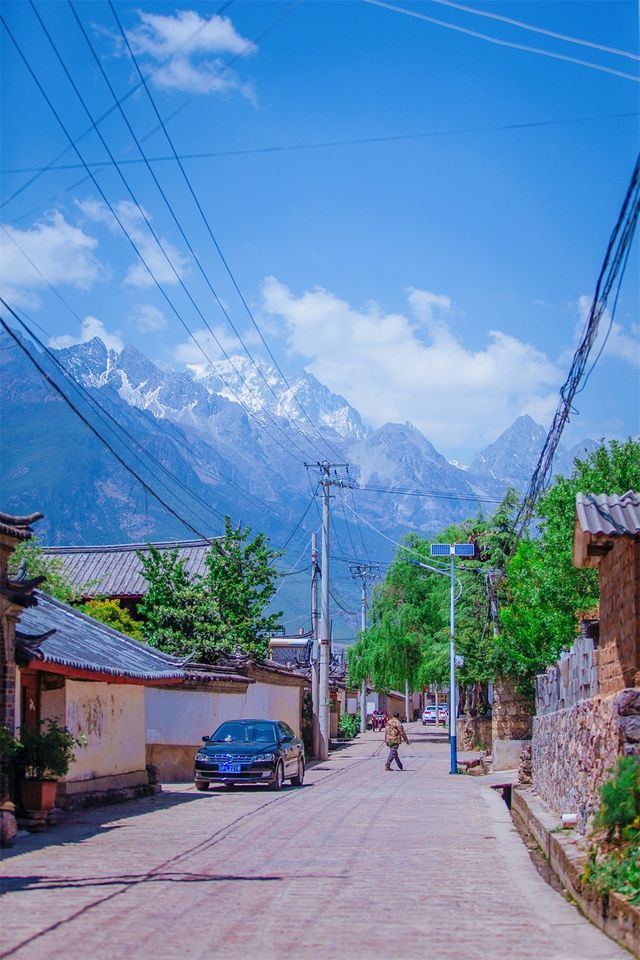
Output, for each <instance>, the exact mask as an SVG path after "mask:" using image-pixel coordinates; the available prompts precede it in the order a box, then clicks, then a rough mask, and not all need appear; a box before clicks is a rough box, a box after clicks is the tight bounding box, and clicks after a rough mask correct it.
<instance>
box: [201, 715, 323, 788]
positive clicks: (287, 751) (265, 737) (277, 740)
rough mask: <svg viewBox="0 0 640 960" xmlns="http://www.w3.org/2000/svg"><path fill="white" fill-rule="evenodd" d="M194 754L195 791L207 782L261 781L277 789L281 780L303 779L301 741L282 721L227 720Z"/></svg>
mask: <svg viewBox="0 0 640 960" xmlns="http://www.w3.org/2000/svg"><path fill="white" fill-rule="evenodd" d="M202 740H203V742H204V746H203V747H202V748H201V749H200V750H198V752H197V753H196V757H195V770H194V775H193V776H194V781H195V785H196V790H208V789H209V784H210V783H226V784H237V783H264V784H267V785H268V786H269V787H270V788H271V789H272V790H280V789H281V788H282V785H283V783H284V781H285V780H290V781H291V783H292V784H293V786H294V787H301V786H302V783H303V781H304V746H303V743H302V740H300V739H299V738H298V737H296V735H295V733H294V732H293V730H292V729H291V727H290V726H288V725H287V724H286V723H283V722H282V720H227V721H226V722H225V723H222V724H221V725H220V726H219V727H218V729H217V730H216V732H215V733H214V734H212V735H211V736H210V737H203V738H202Z"/></svg>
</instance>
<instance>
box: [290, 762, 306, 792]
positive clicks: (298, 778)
mask: <svg viewBox="0 0 640 960" xmlns="http://www.w3.org/2000/svg"><path fill="white" fill-rule="evenodd" d="M303 783H304V760H303V759H302V757H300V759H299V760H298V772H297V774H296V775H295V777H291V786H292V787H301V786H302V784H303Z"/></svg>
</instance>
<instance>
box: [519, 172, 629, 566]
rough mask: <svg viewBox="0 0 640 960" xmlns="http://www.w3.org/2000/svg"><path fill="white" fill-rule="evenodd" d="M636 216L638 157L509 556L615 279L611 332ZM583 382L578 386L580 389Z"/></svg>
mask: <svg viewBox="0 0 640 960" xmlns="http://www.w3.org/2000/svg"><path fill="white" fill-rule="evenodd" d="M639 214H640V155H638V158H637V160H636V164H635V167H634V169H633V174H632V176H631V182H630V183H629V187H628V189H627V193H626V196H625V198H624V203H623V204H622V209H621V211H620V214H619V216H618V220H617V223H616V225H615V227H614V229H613V233H612V234H611V237H610V239H609V245H608V247H607V252H606V254H605V258H604V262H603V264H602V268H601V270H600V274H599V276H598V281H597V283H596V289H595V293H594V295H593V300H592V302H591V307H590V308H589V316H588V318H587V322H586V326H585V330H584V333H583V335H582V339H581V341H580V343H579V345H578V349H577V350H576V352H575V354H574V357H573V362H572V364H571V369H570V370H569V375H568V377H567V379H566V381H565V382H564V384H563V386H562V387H561V389H560V402H559V404H558V407H557V409H556V412H555V415H554V418H553V423H552V424H551V428H550V430H549V433H548V434H547V438H546V440H545V442H544V446H543V448H542V452H541V453H540V457H539V459H538V463H537V465H536V468H535V470H534V472H533V476H532V477H531V481H530V484H529V489H528V491H527V493H526V495H525V497H524V500H523V501H522V504H521V506H520V510H519V511H518V515H517V517H516V522H515V530H516V536H515V539H514V543H513V547H512V554H513V553H514V552H515V549H516V547H517V545H518V541H519V539H520V537H521V536H522V534H523V532H524V530H525V528H526V527H527V526H528V524H529V522H530V520H531V517H532V514H533V510H534V508H535V505H536V503H537V502H538V499H539V497H540V495H541V494H542V492H543V491H544V490H545V488H546V486H547V484H548V482H549V479H550V477H551V469H552V466H553V458H554V456H555V453H556V450H557V448H558V444H559V443H560V437H561V436H562V431H563V430H564V427H565V424H566V422H567V420H568V419H569V415H570V413H571V411H572V409H573V408H572V401H573V398H574V397H575V395H576V393H578V392H579V388H580V389H581V387H580V384H581V381H583V380H584V382H586V380H587V378H588V376H589V374H590V373H591V370H592V369H593V365H592V367H591V369H590V370H589V372H588V373H587V374H586V376H585V368H586V365H587V360H588V359H589V354H590V353H591V350H592V348H593V345H594V343H595V340H596V337H597V335H598V328H599V325H600V320H601V318H602V315H603V314H604V312H605V310H606V309H607V300H608V298H609V295H610V293H611V290H612V289H613V286H614V284H615V282H616V278H618V286H617V290H616V294H615V298H614V302H613V305H612V308H611V315H610V319H609V329H611V325H612V324H613V316H614V313H615V308H616V304H617V301H618V294H619V293H620V286H621V284H622V278H623V276H624V271H625V267H626V265H627V261H628V258H629V252H630V250H631V244H632V242H633V235H634V232H635V229H636V226H637V223H638V216H639ZM601 352H602V349H601V350H600V353H601ZM600 353H599V354H598V356H597V357H596V360H595V361H594V365H595V362H596V361H597V360H598V358H599V356H600ZM584 382H583V384H582V385H583V386H584Z"/></svg>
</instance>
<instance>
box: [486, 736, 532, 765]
mask: <svg viewBox="0 0 640 960" xmlns="http://www.w3.org/2000/svg"><path fill="white" fill-rule="evenodd" d="M528 743H530V741H529V740H495V739H494V741H493V747H492V750H493V769H494V770H517V769H518V767H519V766H520V754H521V753H522V749H523V747H524V746H525V745H526V744H528Z"/></svg>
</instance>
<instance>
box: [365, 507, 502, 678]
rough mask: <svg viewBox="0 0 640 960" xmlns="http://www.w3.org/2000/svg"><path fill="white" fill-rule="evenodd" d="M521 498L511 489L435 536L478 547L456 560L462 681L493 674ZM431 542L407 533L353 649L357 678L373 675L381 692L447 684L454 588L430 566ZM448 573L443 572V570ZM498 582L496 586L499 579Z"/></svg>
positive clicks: (444, 568) (460, 673)
mask: <svg viewBox="0 0 640 960" xmlns="http://www.w3.org/2000/svg"><path fill="white" fill-rule="evenodd" d="M516 507H517V497H516V494H515V492H514V491H513V490H509V491H507V493H506V494H505V496H504V498H503V500H502V502H501V504H500V506H499V507H498V509H497V510H496V512H495V513H494V514H493V516H491V517H489V518H485V517H483V516H482V515H478V516H477V517H474V518H472V519H469V520H466V521H464V523H462V524H459V525H454V526H450V527H447V528H446V529H445V530H443V531H442V533H441V534H439V535H438V537H437V540H438V541H439V542H442V543H466V542H469V541H472V542H474V543H475V544H476V546H477V555H476V557H474V558H473V560H470V561H468V562H466V561H464V560H459V561H458V562H457V563H456V578H457V582H461V583H462V584H463V590H462V595H461V596H460V597H459V599H458V600H457V602H456V644H457V650H458V652H459V653H460V654H461V655H462V656H463V657H464V666H463V667H462V668H461V669H460V672H459V680H460V683H461V684H462V685H463V686H465V685H471V684H484V683H487V682H488V681H489V680H491V679H493V677H494V674H495V660H496V645H495V630H494V622H495V609H496V595H497V593H498V590H499V586H498V585H497V584H498V583H499V577H498V578H496V577H495V575H493V574H492V571H493V570H494V569H499V570H501V569H503V568H504V565H505V562H506V557H507V555H508V553H509V551H510V549H511V544H512V542H513V518H514V515H515V511H516ZM430 548H431V543H430V541H427V540H423V539H421V538H420V537H418V536H417V535H415V534H410V535H408V536H406V537H405V538H404V540H403V542H402V546H401V547H400V548H399V550H398V553H397V556H396V558H395V560H394V561H393V563H392V564H391V566H390V568H389V571H388V573H387V576H386V578H385V581H384V583H383V584H382V585H381V586H380V587H378V588H377V589H376V590H375V591H374V596H373V603H372V615H371V627H370V628H369V629H368V630H367V631H366V632H365V633H364V635H363V636H361V637H360V638H359V640H358V642H357V643H356V644H355V645H354V646H353V647H352V649H351V650H350V652H349V677H350V680H351V681H352V682H353V683H359V682H360V681H361V680H362V679H363V678H364V677H369V678H371V680H372V682H373V683H374V685H375V686H376V687H378V688H379V689H389V688H400V689H402V687H403V686H404V682H405V680H408V682H409V685H410V686H412V687H414V689H415V687H417V686H420V685H422V684H423V683H428V684H433V683H437V684H442V683H445V682H446V681H447V679H448V676H449V641H450V628H451V623H450V611H451V602H450V598H451V591H450V579H449V577H448V570H447V567H446V566H439V565H438V568H439V569H440V570H441V571H442V573H441V574H438V573H436V572H434V571H433V570H427V569H424V568H422V567H419V566H416V565H415V564H413V563H410V562H408V561H411V560H414V561H415V560H418V561H422V562H424V563H427V564H428V565H429V566H430V567H434V566H436V565H437V561H434V560H433V559H432V558H431V550H430ZM443 574H444V575H443ZM496 581H497V583H496Z"/></svg>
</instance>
